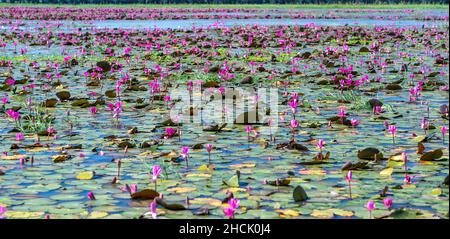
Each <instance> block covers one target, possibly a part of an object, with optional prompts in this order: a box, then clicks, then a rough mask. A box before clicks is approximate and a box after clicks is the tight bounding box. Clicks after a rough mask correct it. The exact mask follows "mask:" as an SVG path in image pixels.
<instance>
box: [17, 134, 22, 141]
mask: <svg viewBox="0 0 450 239" xmlns="http://www.w3.org/2000/svg"><path fill="white" fill-rule="evenodd" d="M22 140H23V134H22V133H17V134H16V141H22Z"/></svg>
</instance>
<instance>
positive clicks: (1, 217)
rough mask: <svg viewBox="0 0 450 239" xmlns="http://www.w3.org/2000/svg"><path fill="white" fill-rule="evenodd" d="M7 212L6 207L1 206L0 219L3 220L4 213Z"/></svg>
mask: <svg viewBox="0 0 450 239" xmlns="http://www.w3.org/2000/svg"><path fill="white" fill-rule="evenodd" d="M7 211H8V210H7V209H6V207H2V206H0V219H3V218H5V216H4V215H5V213H6V212H7Z"/></svg>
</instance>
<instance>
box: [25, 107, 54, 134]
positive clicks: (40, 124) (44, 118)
mask: <svg viewBox="0 0 450 239" xmlns="http://www.w3.org/2000/svg"><path fill="white" fill-rule="evenodd" d="M25 107H27V106H26V105H25ZM54 121H55V117H54V116H52V115H50V114H47V113H45V111H44V109H43V108H42V107H39V106H36V107H33V108H30V110H29V112H28V114H27V115H24V116H23V117H22V118H21V120H20V123H19V124H18V125H17V129H18V130H20V132H22V133H36V134H39V133H42V132H47V129H48V128H49V127H51V125H52V124H53V122H54Z"/></svg>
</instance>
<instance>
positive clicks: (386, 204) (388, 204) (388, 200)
mask: <svg viewBox="0 0 450 239" xmlns="http://www.w3.org/2000/svg"><path fill="white" fill-rule="evenodd" d="M383 204H384V207H385V208H386V209H391V207H392V204H393V199H392V198H385V199H384V200H383Z"/></svg>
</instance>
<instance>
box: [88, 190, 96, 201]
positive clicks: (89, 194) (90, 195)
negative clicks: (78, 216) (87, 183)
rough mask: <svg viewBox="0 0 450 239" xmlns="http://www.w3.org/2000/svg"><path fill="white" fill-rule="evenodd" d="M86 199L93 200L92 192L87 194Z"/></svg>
mask: <svg viewBox="0 0 450 239" xmlns="http://www.w3.org/2000/svg"><path fill="white" fill-rule="evenodd" d="M87 197H88V198H89V200H95V195H94V193H93V192H88V194H87Z"/></svg>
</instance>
